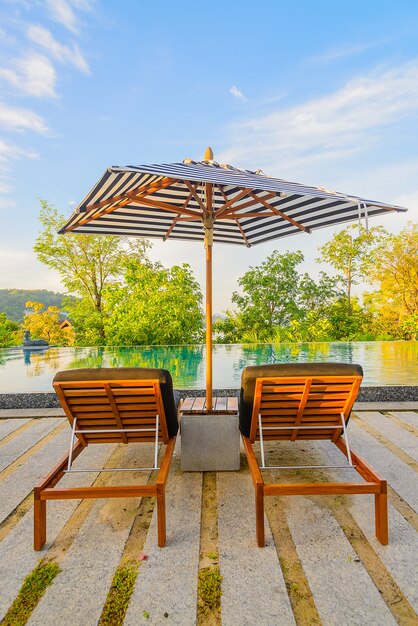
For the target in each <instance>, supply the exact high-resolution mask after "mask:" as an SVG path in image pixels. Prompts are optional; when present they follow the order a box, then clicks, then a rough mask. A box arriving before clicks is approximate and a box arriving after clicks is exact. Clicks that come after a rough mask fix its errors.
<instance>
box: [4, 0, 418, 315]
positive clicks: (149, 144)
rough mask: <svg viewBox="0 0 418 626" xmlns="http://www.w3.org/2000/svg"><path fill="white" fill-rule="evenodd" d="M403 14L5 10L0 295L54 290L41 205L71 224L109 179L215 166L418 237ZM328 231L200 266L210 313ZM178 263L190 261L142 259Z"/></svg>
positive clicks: (413, 35)
mask: <svg viewBox="0 0 418 626" xmlns="http://www.w3.org/2000/svg"><path fill="white" fill-rule="evenodd" d="M417 137H418V3H416V2H415V1H413V0H410V1H403V0H398V1H395V0H394V1H385V0H378V1H377V0H369V1H368V2H365V1H364V0H363V1H362V2H360V1H357V0H350V1H349V2H348V1H342V2H339V3H336V2H335V0H334V1H332V2H331V1H320V0H318V1H316V2H308V1H305V0H299V1H295V2H294V3H293V4H291V3H289V2H281V1H280V0H277V1H273V0H272V1H263V0H259V1H258V2H257V3H251V4H250V3H244V2H242V1H241V2H240V1H235V0H231V1H229V2H225V1H224V2H219V1H218V0H215V1H212V2H210V3H200V2H196V1H194V2H192V1H181V0H180V1H178V2H169V1H168V0H167V1H166V2H162V1H158V0H154V1H151V0H149V1H148V0H138V1H134V0H131V1H127V0H120V1H116V0H114V1H110V0H108V1H106V2H98V1H94V0H2V3H1V4H0V215H1V230H0V288H11V287H16V288H31V289H35V288H49V289H54V290H62V288H61V286H60V283H59V279H58V277H57V275H56V274H55V273H53V272H51V271H49V270H48V269H47V268H45V267H44V266H42V265H41V264H40V263H38V261H37V260H36V257H35V255H34V254H33V251H32V246H33V243H34V240H35V237H36V234H37V232H38V230H39V222H38V214H39V203H38V201H37V198H40V197H42V198H44V199H45V200H47V201H48V202H50V203H52V204H54V205H55V206H56V207H57V208H58V209H59V210H60V211H61V212H62V213H64V214H65V215H69V214H70V213H71V209H72V207H73V206H74V204H76V203H78V202H79V200H81V198H82V197H84V195H85V193H86V192H87V191H88V190H89V189H90V188H91V187H92V185H93V184H94V183H95V182H96V180H97V179H98V178H99V177H100V176H101V174H102V173H103V172H104V170H105V168H106V167H107V166H108V165H111V164H115V165H125V164H142V163H167V162H178V161H181V160H182V159H183V158H185V157H191V158H193V159H197V160H198V159H200V158H201V157H202V156H203V152H204V149H205V148H206V146H207V145H210V146H211V147H212V148H213V150H214V153H215V158H216V159H217V160H219V161H221V162H227V163H231V164H233V165H235V166H238V167H246V168H252V169H258V168H262V169H263V170H264V171H265V172H266V173H268V174H270V175H272V176H277V177H280V178H288V179H290V180H295V181H298V182H303V183H306V184H315V185H323V186H325V187H327V188H329V189H337V190H339V191H344V192H346V193H352V194H358V195H363V196H365V197H368V198H373V199H378V200H382V201H386V202H394V203H396V204H400V205H403V206H406V207H408V208H409V209H410V211H409V213H408V214H406V215H393V216H392V215H391V216H387V217H386V218H385V219H381V220H373V222H372V223H373V224H377V223H382V224H384V225H385V226H386V227H387V228H388V230H391V231H393V232H399V230H400V229H401V228H402V227H403V226H404V225H405V224H406V222H407V220H408V219H409V220H412V221H415V222H416V221H418V219H417V218H418V152H417V145H418V142H417ZM332 232H333V231H332V230H331V229H326V230H320V231H316V232H314V233H313V234H311V235H310V236H306V235H298V236H295V237H291V238H287V239H283V240H280V241H277V242H270V243H266V244H262V245H260V246H255V247H254V248H251V249H250V250H248V249H246V248H243V249H242V250H241V249H237V248H236V247H235V246H226V245H218V246H216V247H215V249H214V310H215V311H217V312H220V311H222V310H223V309H225V308H226V307H227V306H229V304H230V301H229V297H230V294H231V293H232V291H233V290H234V289H236V280H237V278H238V277H239V276H241V275H242V274H243V273H244V272H245V271H246V270H247V269H248V267H249V266H250V265H255V264H258V263H260V262H261V261H262V260H264V258H265V257H266V256H267V255H268V254H270V253H271V252H272V251H273V250H274V249H279V250H283V251H284V250H297V249H301V250H302V251H303V252H304V254H305V259H306V260H305V263H304V265H303V267H302V268H301V269H303V270H307V271H310V272H311V273H312V274H313V275H315V274H316V272H317V271H318V269H319V267H317V266H315V268H314V267H313V264H314V260H315V258H316V256H317V248H318V246H319V245H321V244H322V243H324V242H325V241H326V240H327V239H329V237H330V236H331V235H332ZM151 256H152V258H153V259H155V260H156V259H160V260H161V261H162V262H163V263H164V264H165V265H172V264H174V263H182V262H189V263H190V264H191V266H192V268H193V271H194V272H195V275H196V277H197V278H198V279H199V280H200V281H201V282H202V284H203V280H204V253H203V247H202V246H200V245H199V244H198V243H184V244H182V243H181V244H180V243H179V242H166V243H162V242H159V241H155V243H154V245H153V249H152V252H151Z"/></svg>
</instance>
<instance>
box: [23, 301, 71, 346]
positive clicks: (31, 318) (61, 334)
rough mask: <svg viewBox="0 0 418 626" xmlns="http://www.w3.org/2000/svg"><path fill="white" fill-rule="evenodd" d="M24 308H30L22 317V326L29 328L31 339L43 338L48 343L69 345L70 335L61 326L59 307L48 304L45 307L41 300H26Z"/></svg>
mask: <svg viewBox="0 0 418 626" xmlns="http://www.w3.org/2000/svg"><path fill="white" fill-rule="evenodd" d="M26 308H27V309H32V313H27V314H26V315H25V317H24V318H23V328H24V329H25V330H29V331H30V334H31V337H32V339H45V341H47V342H48V343H50V344H58V345H69V344H72V343H73V338H72V336H71V335H70V334H69V333H68V332H67V331H65V330H63V329H62V328H61V323H60V314H61V313H62V311H61V309H59V308H58V307H57V306H49V307H48V308H47V309H45V307H44V305H43V304H42V302H31V301H28V302H26Z"/></svg>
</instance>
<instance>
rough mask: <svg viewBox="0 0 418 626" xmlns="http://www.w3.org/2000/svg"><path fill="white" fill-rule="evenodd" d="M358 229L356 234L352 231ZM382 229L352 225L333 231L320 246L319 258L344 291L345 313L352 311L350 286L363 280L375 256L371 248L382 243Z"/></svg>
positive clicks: (379, 227)
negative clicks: (336, 275)
mask: <svg viewBox="0 0 418 626" xmlns="http://www.w3.org/2000/svg"><path fill="white" fill-rule="evenodd" d="M355 232H357V233H358V234H357V236H355V235H354V233H355ZM384 233H385V231H384V230H383V229H382V227H381V226H375V227H373V228H370V229H369V230H366V229H365V228H364V227H363V226H360V227H358V226H356V225H355V224H353V225H351V226H348V227H347V228H345V229H344V230H341V231H340V232H339V233H336V234H335V235H334V236H333V237H332V238H331V239H330V241H328V242H327V243H325V244H324V245H323V246H321V247H320V248H319V252H320V257H319V259H318V260H319V261H321V262H324V263H328V264H329V265H331V266H332V267H333V268H334V269H335V270H337V273H338V276H339V279H340V281H341V284H342V285H343V287H344V290H345V294H346V303H347V313H348V315H350V314H351V308H352V307H351V292H352V286H353V285H357V284H358V283H359V282H360V281H361V280H362V279H364V278H365V277H366V276H367V274H368V271H369V269H370V265H371V261H372V259H373V258H374V257H373V253H374V249H375V248H376V247H377V246H378V245H379V243H380V242H381V240H382V238H383V236H384Z"/></svg>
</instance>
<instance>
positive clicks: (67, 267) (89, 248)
mask: <svg viewBox="0 0 418 626" xmlns="http://www.w3.org/2000/svg"><path fill="white" fill-rule="evenodd" d="M40 221H41V224H42V231H41V233H40V234H39V236H38V237H37V239H36V243H35V246H34V250H35V252H36V253H37V255H38V259H39V260H40V261H41V262H42V263H45V265H47V266H48V267H50V268H52V269H54V270H56V271H58V273H59V275H60V278H61V282H62V283H63V285H64V286H65V287H66V289H67V290H68V292H69V293H71V294H76V295H77V296H79V297H80V298H81V300H82V303H75V304H74V303H73V304H69V303H68V302H66V306H67V308H68V312H69V313H70V316H71V317H72V318H73V320H74V324H75V329H76V332H80V331H81V333H82V331H83V329H86V325H87V324H90V323H92V329H91V332H90V338H91V342H92V343H95V344H105V343H106V333H105V327H106V324H105V319H104V317H105V314H104V302H103V298H104V292H105V290H106V288H107V287H108V286H109V285H110V284H112V283H114V282H115V281H117V280H118V279H119V278H120V277H121V275H122V273H123V271H124V268H125V265H126V262H127V261H128V260H129V259H130V258H136V259H138V260H142V259H144V258H145V254H146V251H147V249H148V248H149V246H150V244H149V243H148V242H147V241H146V240H129V241H128V240H127V239H126V238H123V237H118V236H110V235H84V234H72V233H68V234H66V235H58V230H59V229H60V228H62V226H63V225H64V223H65V219H64V217H63V216H62V215H60V214H59V213H58V211H57V210H56V209H54V208H53V207H50V206H49V205H48V204H47V202H45V201H43V200H41V211H40ZM80 310H82V311H83V312H84V314H85V318H84V321H82V316H81V315H80ZM82 334H83V333H82Z"/></svg>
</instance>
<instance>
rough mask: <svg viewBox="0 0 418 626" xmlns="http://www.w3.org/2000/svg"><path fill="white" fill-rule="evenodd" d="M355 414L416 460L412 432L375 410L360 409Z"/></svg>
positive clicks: (417, 445) (417, 452) (417, 454)
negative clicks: (360, 410)
mask: <svg viewBox="0 0 418 626" xmlns="http://www.w3.org/2000/svg"><path fill="white" fill-rule="evenodd" d="M357 415H358V416H359V417H360V419H362V420H364V421H365V422H366V423H367V424H370V426H373V428H376V430H378V431H379V433H381V434H382V435H384V436H385V437H386V438H387V439H389V440H390V441H391V442H392V443H394V444H395V445H397V446H398V448H400V449H401V450H403V451H404V452H406V453H407V454H409V456H410V457H412V458H413V459H414V460H415V461H418V440H417V438H416V437H415V436H414V435H413V434H411V433H408V432H407V431H406V430H404V429H403V428H401V427H400V426H397V424H394V423H393V422H392V421H391V420H390V419H389V418H387V417H385V416H384V415H382V413H378V412H377V411H362V412H361V413H357Z"/></svg>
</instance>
